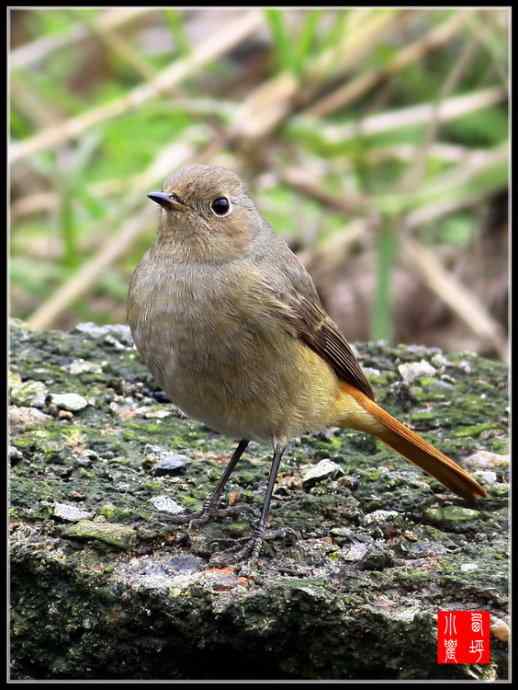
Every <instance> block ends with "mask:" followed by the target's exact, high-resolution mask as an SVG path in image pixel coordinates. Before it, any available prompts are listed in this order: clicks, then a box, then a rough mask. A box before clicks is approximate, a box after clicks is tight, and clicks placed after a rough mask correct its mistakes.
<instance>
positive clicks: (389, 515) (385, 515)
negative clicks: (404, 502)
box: [362, 510, 399, 525]
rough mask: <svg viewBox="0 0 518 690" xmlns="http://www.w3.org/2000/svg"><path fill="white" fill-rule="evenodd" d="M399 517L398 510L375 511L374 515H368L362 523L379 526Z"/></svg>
mask: <svg viewBox="0 0 518 690" xmlns="http://www.w3.org/2000/svg"><path fill="white" fill-rule="evenodd" d="M398 516H399V513H398V512H397V510H374V511H373V512H372V513H367V514H366V515H365V516H364V518H363V520H362V522H363V524H364V525H378V524H380V523H383V522H387V520H392V519H393V518H397V517H398Z"/></svg>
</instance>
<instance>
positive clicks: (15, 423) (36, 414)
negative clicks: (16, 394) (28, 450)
mask: <svg viewBox="0 0 518 690" xmlns="http://www.w3.org/2000/svg"><path fill="white" fill-rule="evenodd" d="M51 421H52V417H50V416H49V415H48V414H45V413H44V412H40V410H37V409H36V408H35V407H14V406H11V407H10V408H9V425H10V427H11V431H14V430H16V431H25V430H27V429H32V428H33V427H35V426H39V425H41V424H46V423H47V422H51Z"/></svg>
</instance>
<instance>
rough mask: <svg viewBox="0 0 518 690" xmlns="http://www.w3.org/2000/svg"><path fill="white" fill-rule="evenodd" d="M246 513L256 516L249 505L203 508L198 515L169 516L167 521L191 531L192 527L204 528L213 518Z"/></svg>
mask: <svg viewBox="0 0 518 690" xmlns="http://www.w3.org/2000/svg"><path fill="white" fill-rule="evenodd" d="M246 512H248V513H251V514H254V510H253V508H252V507H251V506H247V505H236V506H228V507H227V508H215V507H212V506H208V507H205V508H202V509H201V510H199V511H198V512H196V513H186V514H184V513H182V514H180V515H168V516H167V521H168V522H171V523H173V524H175V525H187V526H188V529H191V528H192V527H202V526H203V525H206V524H207V522H209V521H210V520H212V519H213V518H222V517H228V516H229V515H240V514H241V513H246Z"/></svg>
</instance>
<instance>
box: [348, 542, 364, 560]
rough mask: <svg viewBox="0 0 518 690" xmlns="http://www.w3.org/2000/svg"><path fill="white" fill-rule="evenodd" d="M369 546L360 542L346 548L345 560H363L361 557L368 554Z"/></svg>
mask: <svg viewBox="0 0 518 690" xmlns="http://www.w3.org/2000/svg"><path fill="white" fill-rule="evenodd" d="M368 550H369V547H368V545H367V544H362V543H361V542H358V543H356V544H353V545H352V546H350V547H348V548H347V549H346V553H345V556H344V560H346V561H348V562H350V563H354V562H355V561H361V559H362V558H363V557H364V556H365V555H366V553H367V551H368Z"/></svg>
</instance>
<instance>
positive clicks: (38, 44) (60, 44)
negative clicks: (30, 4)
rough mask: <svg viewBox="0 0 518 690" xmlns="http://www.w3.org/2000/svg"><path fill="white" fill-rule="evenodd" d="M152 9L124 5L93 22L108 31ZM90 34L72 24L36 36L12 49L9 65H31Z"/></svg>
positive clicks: (16, 67) (77, 42)
mask: <svg viewBox="0 0 518 690" xmlns="http://www.w3.org/2000/svg"><path fill="white" fill-rule="evenodd" d="M153 11H154V10H153V8H149V7H124V8H120V9H113V10H106V12H103V13H102V14H101V15H100V16H99V18H98V19H96V20H95V24H96V26H97V27H98V28H101V29H104V30H106V31H110V30H111V29H116V28H117V27H121V26H123V25H124V24H128V23H129V22H131V21H133V20H134V19H137V18H138V17H140V16H142V15H143V14H149V13H150V12H153ZM155 11H156V10H155ZM90 35H91V34H90V31H89V30H88V29H87V28H86V27H85V26H74V27H73V28H72V29H71V30H70V31H68V32H65V33H62V34H59V35H57V36H44V37H43V38H38V39H37V40H36V41H32V42H31V43H27V44H26V45H23V46H21V47H20V48H16V50H13V51H12V53H11V54H10V56H9V67H10V68H11V69H12V70H16V69H22V68H24V67H33V66H34V65H35V64H36V63H38V62H40V61H41V60H44V59H45V58H47V57H48V56H49V55H50V54H51V53H53V52H54V51H55V50H59V49H61V48H66V47H67V46H70V45H73V46H74V47H75V48H77V47H78V44H79V43H80V42H81V41H84V40H85V39H87V38H89V37H90Z"/></svg>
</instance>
